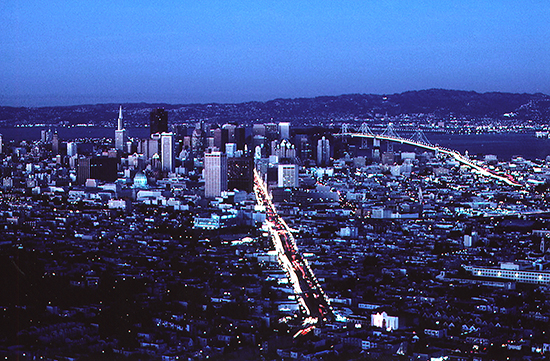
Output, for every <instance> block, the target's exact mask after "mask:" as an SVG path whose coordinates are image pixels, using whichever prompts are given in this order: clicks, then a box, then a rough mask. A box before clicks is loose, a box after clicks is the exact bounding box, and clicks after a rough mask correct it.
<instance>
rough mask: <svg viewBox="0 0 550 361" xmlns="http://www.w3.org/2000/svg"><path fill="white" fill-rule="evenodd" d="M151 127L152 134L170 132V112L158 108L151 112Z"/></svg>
mask: <svg viewBox="0 0 550 361" xmlns="http://www.w3.org/2000/svg"><path fill="white" fill-rule="evenodd" d="M149 128H150V130H151V134H155V133H167V132H168V112H167V111H166V110H164V109H161V108H158V109H155V110H153V111H152V112H151V113H150V114H149Z"/></svg>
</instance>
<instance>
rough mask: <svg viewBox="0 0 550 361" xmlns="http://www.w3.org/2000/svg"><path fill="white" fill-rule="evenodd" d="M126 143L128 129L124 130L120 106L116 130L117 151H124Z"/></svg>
mask: <svg viewBox="0 0 550 361" xmlns="http://www.w3.org/2000/svg"><path fill="white" fill-rule="evenodd" d="M126 141H127V139H126V129H124V123H123V121H122V106H120V108H119V110H118V126H117V129H116V130H115V149H116V150H120V151H124V147H125V146H126Z"/></svg>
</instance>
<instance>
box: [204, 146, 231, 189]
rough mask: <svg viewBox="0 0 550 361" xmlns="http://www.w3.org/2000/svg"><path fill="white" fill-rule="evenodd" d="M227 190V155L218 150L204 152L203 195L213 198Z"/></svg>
mask: <svg viewBox="0 0 550 361" xmlns="http://www.w3.org/2000/svg"><path fill="white" fill-rule="evenodd" d="M225 190H227V156H226V155H225V154H224V153H222V152H218V151H213V152H209V153H205V154H204V196H205V197H206V198H214V197H219V196H221V194H222V192H223V191H225Z"/></svg>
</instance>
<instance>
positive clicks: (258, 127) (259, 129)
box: [252, 124, 265, 137]
mask: <svg viewBox="0 0 550 361" xmlns="http://www.w3.org/2000/svg"><path fill="white" fill-rule="evenodd" d="M252 135H253V136H256V135H261V136H263V137H265V125H263V124H254V125H253V126H252Z"/></svg>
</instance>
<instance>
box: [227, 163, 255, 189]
mask: <svg viewBox="0 0 550 361" xmlns="http://www.w3.org/2000/svg"><path fill="white" fill-rule="evenodd" d="M227 174H228V179H227V183H228V189H230V190H233V189H238V190H241V191H246V192H248V193H250V192H252V185H253V183H254V160H253V159H252V158H245V157H238V158H227Z"/></svg>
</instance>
